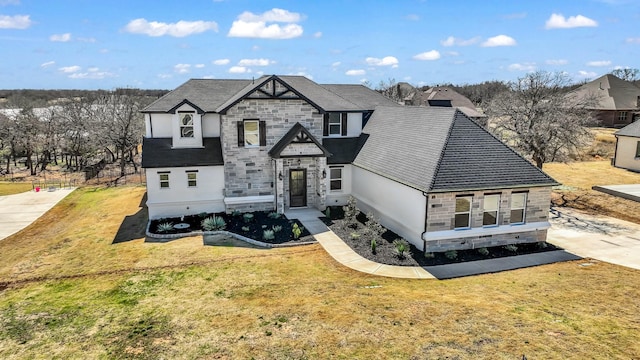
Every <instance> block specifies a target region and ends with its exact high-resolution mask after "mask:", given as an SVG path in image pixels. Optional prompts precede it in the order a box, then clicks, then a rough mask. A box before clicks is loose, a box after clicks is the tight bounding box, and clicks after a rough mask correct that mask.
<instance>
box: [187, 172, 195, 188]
mask: <svg viewBox="0 0 640 360" xmlns="http://www.w3.org/2000/svg"><path fill="white" fill-rule="evenodd" d="M185 173H186V174H187V187H188V188H197V187H198V171H197V170H187V171H185ZM191 174H193V175H194V178H193V180H191V179H189V175H191ZM190 181H194V182H195V183H194V185H191V184H189V182H190Z"/></svg>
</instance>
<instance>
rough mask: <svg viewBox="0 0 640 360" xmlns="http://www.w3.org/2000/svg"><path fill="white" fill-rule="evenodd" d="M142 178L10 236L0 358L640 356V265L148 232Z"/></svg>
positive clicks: (0, 275) (0, 296)
mask: <svg viewBox="0 0 640 360" xmlns="http://www.w3.org/2000/svg"><path fill="white" fill-rule="evenodd" d="M143 193H144V189H143V188H138V187H121V188H110V189H102V188H82V189H79V190H77V191H76V192H74V193H72V194H71V195H70V196H69V197H67V198H66V199H65V200H63V201H62V202H61V203H60V204H59V205H58V206H57V207H56V208H54V209H53V210H52V211H51V212H49V213H47V214H45V215H44V216H43V217H41V218H40V219H39V220H38V221H36V223H35V224H33V225H32V226H31V227H28V228H27V229H25V230H23V231H22V232H20V233H18V234H15V235H13V236H11V237H9V238H7V239H5V240H3V241H0V253H1V254H2V260H3V261H2V262H0V279H2V280H0V281H3V282H0V358H3V359H22V358H60V359H62V358H65V359H66V358H72V359H73V358H116V359H117V358H136V359H155V358H176V359H197V358H203V359H204V358H207V359H208V358H219V359H236V358H241V359H244V358H246V359H249V358H255V359H290V358H294V359H314V358H337V359H341V358H342V359H352V358H353V359H358V358H359V359H367V358H374V357H377V358H402V359H407V358H416V359H418V358H420V359H422V358H429V359H431V358H449V359H464V358H491V359H518V358H522V355H523V354H524V355H526V356H527V358H529V359H543V358H544V359H562V358H594V357H596V358H597V357H600V358H606V359H628V358H637V357H640V343H638V341H637V339H638V338H639V337H640V323H639V322H638V319H639V318H638V314H639V313H640V302H638V301H637V299H638V298H639V297H640V276H638V275H639V272H638V271H636V270H631V269H627V268H623V267H618V266H614V265H609V264H606V263H600V262H595V261H592V262H591V266H581V264H583V263H585V262H586V260H585V261H577V262H567V263H561V264H553V265H547V266H540V267H535V268H530V269H520V270H516V271H509V272H503V273H498V274H490V275H482V276H477V277H468V278H461V279H454V280H447V281H436V280H426V281H425V280H404V279H391V278H382V277H375V276H370V275H366V274H362V273H358V272H355V271H352V270H350V269H348V268H346V267H344V266H341V265H339V264H337V263H336V262H335V261H334V260H333V259H332V258H330V257H329V256H328V255H327V254H326V253H325V252H324V251H323V250H322V248H321V247H320V246H319V245H310V246H305V247H299V248H287V249H272V250H259V249H251V248H239V247H208V246H207V247H205V246H203V245H202V239H201V238H197V237H192V238H185V239H181V240H177V241H173V242H169V243H164V244H160V243H149V242H145V241H144V240H145V239H144V236H143V235H142V234H143V229H144V225H145V224H144V222H145V221H146V218H145V217H144V212H141V208H140V207H139V204H140V201H141V198H142V195H143ZM131 219H134V220H136V221H131ZM123 220H125V223H124V225H122V224H123ZM137 221H140V222H141V223H140V224H137V225H136V222H137ZM115 239H117V240H119V242H117V243H115V244H113V242H114V240H115Z"/></svg>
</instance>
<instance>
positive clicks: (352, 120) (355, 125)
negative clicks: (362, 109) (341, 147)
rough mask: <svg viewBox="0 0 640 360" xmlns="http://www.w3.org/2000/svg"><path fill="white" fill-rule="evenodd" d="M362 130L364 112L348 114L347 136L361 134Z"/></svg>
mask: <svg viewBox="0 0 640 360" xmlns="http://www.w3.org/2000/svg"><path fill="white" fill-rule="evenodd" d="M361 132H362V113H348V114H347V136H348V137H355V136H360V133H361Z"/></svg>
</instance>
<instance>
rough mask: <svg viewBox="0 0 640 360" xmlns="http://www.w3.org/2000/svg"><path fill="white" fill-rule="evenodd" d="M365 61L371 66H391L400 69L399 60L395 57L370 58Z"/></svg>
mask: <svg viewBox="0 0 640 360" xmlns="http://www.w3.org/2000/svg"><path fill="white" fill-rule="evenodd" d="M364 61H365V62H366V63H367V64H368V65H371V66H391V67H392V68H397V67H398V59H397V58H395V57H394V56H385V57H383V58H382V59H378V58H374V57H368V58H366V59H364Z"/></svg>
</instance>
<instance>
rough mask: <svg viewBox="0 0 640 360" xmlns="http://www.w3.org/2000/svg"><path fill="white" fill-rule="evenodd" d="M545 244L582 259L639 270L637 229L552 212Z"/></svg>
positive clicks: (621, 223) (564, 210)
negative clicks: (552, 245) (557, 247)
mask: <svg viewBox="0 0 640 360" xmlns="http://www.w3.org/2000/svg"><path fill="white" fill-rule="evenodd" d="M549 220H550V222H551V224H552V227H551V229H549V232H548V236H547V241H548V242H550V243H552V244H554V245H557V246H560V247H562V248H563V249H565V250H567V251H569V252H571V253H573V254H575V255H578V256H580V257H584V258H592V259H596V260H601V261H606V262H609V263H612V264H617V265H622V266H626V267H630V268H633V269H639V270H640V225H637V224H634V223H630V222H627V221H623V220H618V219H615V218H610V217H606V216H601V215H588V214H585V213H582V212H579V211H576V210H573V209H568V208H555V209H552V211H551V213H550V216H549Z"/></svg>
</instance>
